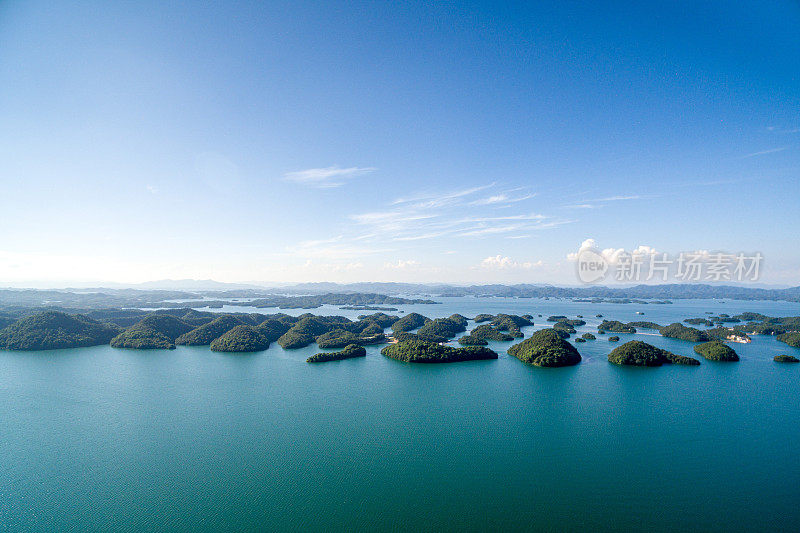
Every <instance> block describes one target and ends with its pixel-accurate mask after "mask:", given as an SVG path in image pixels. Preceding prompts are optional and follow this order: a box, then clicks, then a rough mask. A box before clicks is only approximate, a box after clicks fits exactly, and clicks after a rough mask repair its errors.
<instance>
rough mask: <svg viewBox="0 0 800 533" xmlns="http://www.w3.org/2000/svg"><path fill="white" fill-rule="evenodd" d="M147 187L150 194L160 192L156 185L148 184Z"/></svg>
mask: <svg viewBox="0 0 800 533" xmlns="http://www.w3.org/2000/svg"><path fill="white" fill-rule="evenodd" d="M146 188H147V190H148V191H149V192H150V194H157V193H158V187H156V186H155V185H147V186H146Z"/></svg>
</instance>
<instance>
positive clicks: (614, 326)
mask: <svg viewBox="0 0 800 533" xmlns="http://www.w3.org/2000/svg"><path fill="white" fill-rule="evenodd" d="M597 329H598V331H604V332H605V331H610V332H611V333H636V328H635V327H633V326H629V325H628V324H626V323H624V322H620V321H619V320H603V321H602V322H601V323H600V325H599V326H597Z"/></svg>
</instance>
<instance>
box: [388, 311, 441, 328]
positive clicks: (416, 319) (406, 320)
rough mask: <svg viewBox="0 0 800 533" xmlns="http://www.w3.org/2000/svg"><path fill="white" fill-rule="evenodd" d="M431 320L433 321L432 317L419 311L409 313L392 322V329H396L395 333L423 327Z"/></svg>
mask: <svg viewBox="0 0 800 533" xmlns="http://www.w3.org/2000/svg"><path fill="white" fill-rule="evenodd" d="M430 321H431V319H430V318H428V317H426V316H422V315H421V314H419V313H409V314H407V315H406V316H404V317H403V318H401V319H399V320H397V321H396V322H395V323H394V324H392V331H394V332H395V333H400V332H403V331H412V330H415V329H417V328H421V327H422V326H424V325H425V324H426V323H428V322H430Z"/></svg>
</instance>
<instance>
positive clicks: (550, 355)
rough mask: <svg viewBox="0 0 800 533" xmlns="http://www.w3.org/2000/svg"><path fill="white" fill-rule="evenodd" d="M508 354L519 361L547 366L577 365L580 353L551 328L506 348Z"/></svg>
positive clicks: (537, 332)
mask: <svg viewBox="0 0 800 533" xmlns="http://www.w3.org/2000/svg"><path fill="white" fill-rule="evenodd" d="M508 355H511V356H513V357H516V358H517V359H519V360H520V361H523V362H525V363H528V364H531V365H535V366H547V367H561V366H571V365H577V364H578V363H580V362H581V355H580V354H579V353H578V350H576V349H575V347H574V346H573V345H571V344H570V343H569V342H567V341H566V340H564V339H563V338H561V335H559V334H558V333H557V332H556V331H554V330H552V329H542V330H539V331H536V332H534V333H533V334H531V336H530V337H529V338H528V339H526V340H524V341H522V342H520V343H519V344H515V345H513V346H511V347H510V348H509V349H508Z"/></svg>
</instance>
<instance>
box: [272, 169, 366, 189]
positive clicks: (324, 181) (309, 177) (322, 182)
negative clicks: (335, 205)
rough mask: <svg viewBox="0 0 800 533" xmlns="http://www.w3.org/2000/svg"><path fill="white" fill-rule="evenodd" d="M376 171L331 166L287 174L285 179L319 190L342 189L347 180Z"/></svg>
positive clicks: (284, 176)
mask: <svg viewBox="0 0 800 533" xmlns="http://www.w3.org/2000/svg"><path fill="white" fill-rule="evenodd" d="M375 170H377V169H376V168H374V167H347V168H341V167H338V166H331V167H324V168H307V169H305V170H296V171H294V172H287V173H286V174H284V175H283V179H285V180H286V181H291V182H294V183H300V184H303V185H308V186H310V187H316V188H319V189H331V188H334V187H341V186H342V185H344V184H345V183H346V182H347V180H349V179H352V178H355V177H358V176H361V175H364V174H368V173H370V172H374V171H375Z"/></svg>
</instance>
